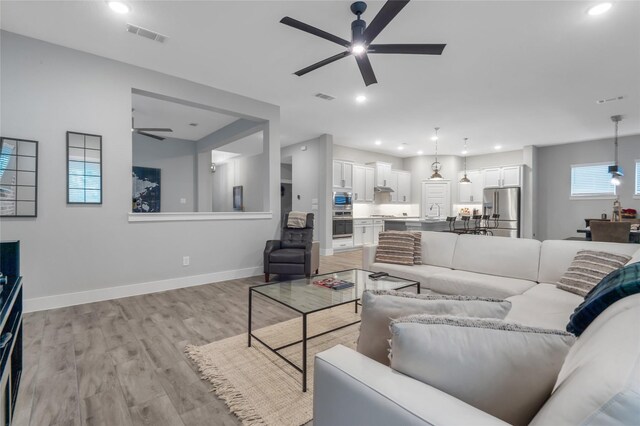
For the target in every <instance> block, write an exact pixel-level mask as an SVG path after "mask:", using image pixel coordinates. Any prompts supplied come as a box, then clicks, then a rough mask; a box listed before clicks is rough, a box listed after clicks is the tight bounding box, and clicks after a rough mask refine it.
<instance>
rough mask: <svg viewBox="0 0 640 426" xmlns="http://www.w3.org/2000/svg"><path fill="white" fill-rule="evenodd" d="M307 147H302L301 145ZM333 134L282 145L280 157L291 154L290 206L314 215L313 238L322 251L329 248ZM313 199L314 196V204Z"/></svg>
mask: <svg viewBox="0 0 640 426" xmlns="http://www.w3.org/2000/svg"><path fill="white" fill-rule="evenodd" d="M302 147H306V150H304V151H302V150H301V149H300V148H302ZM333 147H334V145H333V137H332V136H331V135H322V136H320V137H319V138H316V139H311V140H308V141H304V142H300V143H297V144H295V145H289V146H287V147H285V148H282V153H281V155H282V157H283V158H284V157H291V159H292V161H291V166H292V179H291V181H292V193H293V202H292V208H293V210H294V211H305V212H312V213H314V214H315V215H316V224H315V228H314V238H315V239H316V240H318V241H320V248H321V249H322V250H323V253H328V251H327V250H331V249H332V244H333V240H332V235H331V234H332V222H331V220H332V201H331V189H332V188H331V186H332V182H331V178H332V174H331V171H332V168H333V150H332V148H333ZM298 197H299V198H298ZM313 200H317V202H318V204H317V208H314V207H315V206H314V204H313Z"/></svg>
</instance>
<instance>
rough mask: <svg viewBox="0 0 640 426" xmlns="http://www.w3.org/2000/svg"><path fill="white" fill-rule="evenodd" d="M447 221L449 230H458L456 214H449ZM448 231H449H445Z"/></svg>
mask: <svg viewBox="0 0 640 426" xmlns="http://www.w3.org/2000/svg"><path fill="white" fill-rule="evenodd" d="M447 223H448V224H449V231H448V232H456V217H455V216H447ZM445 232H447V231H445Z"/></svg>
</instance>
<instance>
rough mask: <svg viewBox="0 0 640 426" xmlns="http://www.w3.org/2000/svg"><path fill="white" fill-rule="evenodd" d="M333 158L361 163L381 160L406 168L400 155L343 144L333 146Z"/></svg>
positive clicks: (396, 167)
mask: <svg viewBox="0 0 640 426" xmlns="http://www.w3.org/2000/svg"><path fill="white" fill-rule="evenodd" d="M333 158H334V159H336V160H345V161H353V162H354V163H359V164H366V163H373V162H375V161H381V162H383V163H391V168H392V169H396V170H404V169H403V165H404V164H403V160H402V158H400V157H395V156H393V155H386V154H380V153H377V152H372V151H364V150H361V149H355V148H349V147H346V146H342V145H334V146H333Z"/></svg>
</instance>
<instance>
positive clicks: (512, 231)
mask: <svg viewBox="0 0 640 426" xmlns="http://www.w3.org/2000/svg"><path fill="white" fill-rule="evenodd" d="M483 195H484V196H483V200H482V213H483V214H486V215H489V217H491V215H494V214H499V215H500V219H499V221H498V227H497V228H496V229H492V231H493V235H495V236H498V237H512V238H520V187H511V188H485V189H484V194H483ZM491 226H494V225H493V222H491Z"/></svg>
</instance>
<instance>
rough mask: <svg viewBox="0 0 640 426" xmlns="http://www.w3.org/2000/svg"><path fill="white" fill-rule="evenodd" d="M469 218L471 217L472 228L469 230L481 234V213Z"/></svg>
mask: <svg viewBox="0 0 640 426" xmlns="http://www.w3.org/2000/svg"><path fill="white" fill-rule="evenodd" d="M471 218H472V219H473V230H472V231H471V232H472V233H474V234H476V235H478V234H482V232H483V229H482V215H480V214H474V215H473V216H471Z"/></svg>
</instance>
